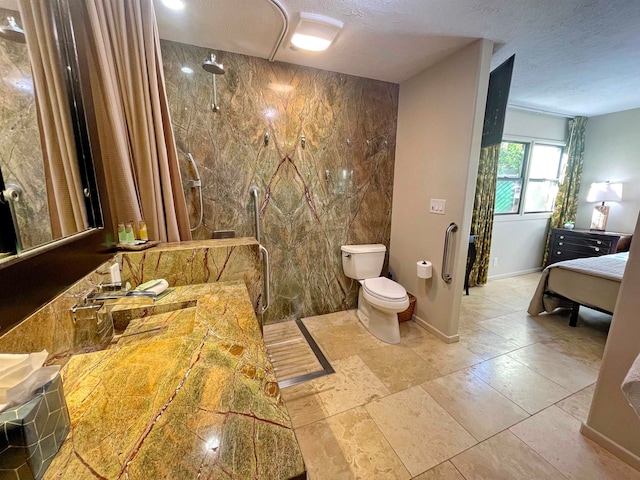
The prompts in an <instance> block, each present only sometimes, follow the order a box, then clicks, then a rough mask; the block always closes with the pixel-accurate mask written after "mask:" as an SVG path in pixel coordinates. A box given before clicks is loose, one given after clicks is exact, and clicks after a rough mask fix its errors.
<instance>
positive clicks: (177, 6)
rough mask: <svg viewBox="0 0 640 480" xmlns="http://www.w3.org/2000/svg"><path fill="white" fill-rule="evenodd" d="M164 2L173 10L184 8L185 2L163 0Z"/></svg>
mask: <svg viewBox="0 0 640 480" xmlns="http://www.w3.org/2000/svg"><path fill="white" fill-rule="evenodd" d="M162 3H163V4H164V6H165V7H167V8H170V9H171V10H182V9H183V8H184V2H183V1H182V0H162Z"/></svg>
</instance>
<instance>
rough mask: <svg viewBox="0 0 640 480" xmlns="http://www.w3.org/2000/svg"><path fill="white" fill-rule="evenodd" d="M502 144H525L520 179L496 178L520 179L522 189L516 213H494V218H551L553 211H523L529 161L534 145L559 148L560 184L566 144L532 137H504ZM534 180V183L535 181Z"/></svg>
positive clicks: (565, 159) (529, 167) (528, 179)
mask: <svg viewBox="0 0 640 480" xmlns="http://www.w3.org/2000/svg"><path fill="white" fill-rule="evenodd" d="M502 142H509V143H522V144H526V145H527V147H526V151H525V158H524V165H523V168H522V170H523V171H522V176H521V177H497V180H499V179H501V178H504V179H511V178H514V179H515V178H520V179H522V189H521V191H520V200H519V204H518V211H517V212H504V213H497V212H494V218H496V219H498V218H503V219H504V220H507V219H512V220H513V219H514V218H516V217H517V218H522V219H524V218H525V216H526V218H527V219H531V218H549V217H551V214H552V213H553V211H535V212H525V211H524V203H525V199H526V195H527V188H528V186H529V181H530V178H529V173H530V169H531V159H532V155H533V149H534V147H535V146H536V145H541V146H550V147H560V148H561V149H562V153H561V154H560V163H559V165H558V177H557V180H558V183H560V176H561V174H562V171H563V169H564V165H565V163H566V161H567V158H566V148H567V144H566V142H563V141H559V140H551V139H546V138H532V137H517V136H505V137H504V138H503V139H502ZM535 180H537V181H545V180H551V179H548V178H546V179H535ZM535 180H534V181H535ZM496 188H497V181H496Z"/></svg>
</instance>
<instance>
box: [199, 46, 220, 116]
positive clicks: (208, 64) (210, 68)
mask: <svg viewBox="0 0 640 480" xmlns="http://www.w3.org/2000/svg"><path fill="white" fill-rule="evenodd" d="M202 68H203V69H204V71H205V72H208V73H211V74H212V75H211V76H212V77H213V80H212V84H213V88H212V90H213V102H212V103H211V110H213V111H214V112H219V111H220V105H218V94H217V92H216V76H217V75H224V65H222V64H221V63H218V62H216V56H215V55H214V54H213V53H212V54H211V58H210V59H208V60H205V61H204V62H202Z"/></svg>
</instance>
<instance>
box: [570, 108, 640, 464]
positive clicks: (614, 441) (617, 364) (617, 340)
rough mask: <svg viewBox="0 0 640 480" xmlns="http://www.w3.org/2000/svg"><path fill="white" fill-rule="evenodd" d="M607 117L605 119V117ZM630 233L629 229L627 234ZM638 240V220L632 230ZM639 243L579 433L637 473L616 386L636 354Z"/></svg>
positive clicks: (631, 431) (637, 444) (639, 452)
mask: <svg viewBox="0 0 640 480" xmlns="http://www.w3.org/2000/svg"><path fill="white" fill-rule="evenodd" d="M607 116H608V115H607ZM629 231H631V232H633V229H631V230H629ZM635 236H640V220H639V221H638V224H637V226H636V227H635ZM638 311H640V242H636V241H634V242H632V243H631V251H630V254H629V261H628V262H627V268H626V270H625V273H624V278H623V279H622V284H621V285H620V293H619V294H618V300H617V302H616V309H615V312H614V313H613V320H612V321H611V329H610V330H609V335H608V337H607V345H606V346H605V349H604V356H603V357H602V366H601V367H600V374H599V376H598V383H597V384H596V390H595V392H594V395H593V401H592V403H591V409H590V411H589V418H588V420H587V423H586V425H583V426H582V433H583V434H584V435H585V436H587V437H589V438H591V439H592V440H595V441H596V442H597V443H599V444H600V445H602V446H603V447H605V448H606V449H608V450H610V451H611V452H613V453H614V454H616V455H617V456H619V457H620V458H622V459H623V460H624V461H626V462H627V463H629V464H630V465H632V466H633V467H634V468H636V469H640V418H638V416H637V415H636V413H635V412H634V411H633V409H632V408H631V406H630V405H629V402H628V400H627V398H626V397H625V396H624V395H623V393H622V390H621V389H620V385H621V384H622V381H623V380H624V377H625V376H626V374H627V372H628V370H629V368H630V367H631V364H632V363H633V361H634V360H635V359H636V357H637V356H638V355H639V354H640V342H638V338H640V322H638Z"/></svg>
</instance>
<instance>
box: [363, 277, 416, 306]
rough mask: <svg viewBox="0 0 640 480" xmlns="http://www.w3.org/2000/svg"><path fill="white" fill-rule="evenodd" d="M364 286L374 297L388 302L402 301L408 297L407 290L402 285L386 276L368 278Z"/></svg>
mask: <svg viewBox="0 0 640 480" xmlns="http://www.w3.org/2000/svg"><path fill="white" fill-rule="evenodd" d="M362 286H363V288H364V289H365V290H366V291H367V293H368V294H369V295H371V296H372V297H376V298H379V299H380V300H385V301H387V302H402V301H404V300H405V299H406V297H407V291H406V290H405V289H404V287H403V286H402V285H400V284H399V283H396V282H394V281H393V280H389V279H388V278H386V277H378V278H367V279H366V280H365V281H364V283H363V285H362Z"/></svg>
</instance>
